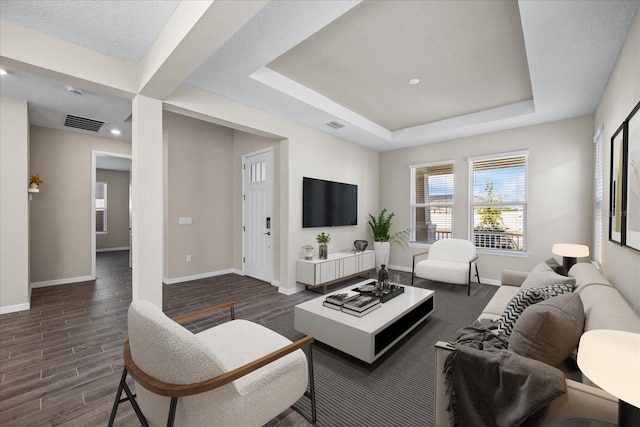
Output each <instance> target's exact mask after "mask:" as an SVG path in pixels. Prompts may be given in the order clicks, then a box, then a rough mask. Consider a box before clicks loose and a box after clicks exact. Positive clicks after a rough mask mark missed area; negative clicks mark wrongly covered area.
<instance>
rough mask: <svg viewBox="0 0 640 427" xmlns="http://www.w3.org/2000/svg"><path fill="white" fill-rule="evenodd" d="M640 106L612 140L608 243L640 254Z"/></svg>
mask: <svg viewBox="0 0 640 427" xmlns="http://www.w3.org/2000/svg"><path fill="white" fill-rule="evenodd" d="M638 110H640V102H638V103H637V104H636V106H635V107H634V108H633V110H631V113H630V114H629V115H628V116H627V118H626V119H625V121H624V122H622V124H621V125H620V127H619V128H618V129H617V130H616V131H615V133H614V134H613V136H612V137H611V165H610V166H611V175H610V180H609V185H610V187H609V190H610V193H609V240H610V241H612V242H615V243H619V244H620V245H622V246H627V247H629V248H632V249H635V250H637V251H640V114H637V113H638Z"/></svg>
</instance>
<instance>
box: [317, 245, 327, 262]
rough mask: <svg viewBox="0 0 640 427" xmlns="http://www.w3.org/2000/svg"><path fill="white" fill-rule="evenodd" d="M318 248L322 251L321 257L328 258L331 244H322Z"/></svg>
mask: <svg viewBox="0 0 640 427" xmlns="http://www.w3.org/2000/svg"><path fill="white" fill-rule="evenodd" d="M318 250H319V252H320V256H319V258H320V259H327V255H329V246H328V245H320V246H318Z"/></svg>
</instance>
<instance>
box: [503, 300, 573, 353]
mask: <svg viewBox="0 0 640 427" xmlns="http://www.w3.org/2000/svg"><path fill="white" fill-rule="evenodd" d="M583 331H584V307H583V305H582V300H581V299H580V294H578V293H575V292H572V293H570V294H564V295H559V296H556V297H552V298H549V299H547V300H546V301H543V302H541V303H538V304H535V305H532V306H531V307H529V308H527V309H526V310H525V311H524V312H523V313H522V314H521V315H520V318H519V319H518V321H517V322H516V324H515V327H514V328H513V332H512V333H511V336H510V337H509V350H512V351H513V352H515V353H517V354H519V355H520V356H524V357H528V358H531V359H535V360H539V361H540V362H544V363H546V364H548V365H551V366H558V365H559V364H560V363H562V362H563V361H564V360H565V359H566V358H567V357H569V356H570V355H571V353H572V352H573V350H575V348H576V347H577V345H578V342H579V341H580V337H581V336H582V332H583Z"/></svg>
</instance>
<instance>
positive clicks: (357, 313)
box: [342, 302, 382, 317]
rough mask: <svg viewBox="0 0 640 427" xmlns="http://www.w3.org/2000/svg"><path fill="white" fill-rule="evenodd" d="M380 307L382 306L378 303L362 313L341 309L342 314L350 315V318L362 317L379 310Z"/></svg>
mask: <svg viewBox="0 0 640 427" xmlns="http://www.w3.org/2000/svg"><path fill="white" fill-rule="evenodd" d="M380 306H382V304H380V302H378V303H377V304H375V305H372V306H371V307H369V308H367V309H366V310H362V311H357V310H350V309H348V308H346V307H342V312H343V313H347V314H350V315H352V316H358V317H362V316H364V315H365V314H368V313H371V312H372V311H373V310H376V309H378V308H380Z"/></svg>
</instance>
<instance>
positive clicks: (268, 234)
mask: <svg viewBox="0 0 640 427" xmlns="http://www.w3.org/2000/svg"><path fill="white" fill-rule="evenodd" d="M263 234H266V235H267V236H271V232H270V231H267V232H266V233H263Z"/></svg>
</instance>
